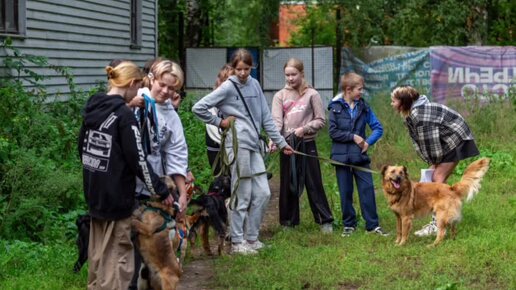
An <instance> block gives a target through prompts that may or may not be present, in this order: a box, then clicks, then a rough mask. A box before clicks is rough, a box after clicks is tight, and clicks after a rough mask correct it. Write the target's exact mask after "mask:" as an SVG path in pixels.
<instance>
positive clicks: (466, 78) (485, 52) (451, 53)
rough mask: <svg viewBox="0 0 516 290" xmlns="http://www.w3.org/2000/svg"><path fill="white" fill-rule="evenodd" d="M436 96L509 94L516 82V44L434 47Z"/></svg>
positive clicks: (440, 98) (441, 99) (457, 96)
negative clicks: (515, 45) (515, 80)
mask: <svg viewBox="0 0 516 290" xmlns="http://www.w3.org/2000/svg"><path fill="white" fill-rule="evenodd" d="M430 61H431V66H432V97H433V99H434V100H435V101H437V102H445V100H447V101H448V100H450V99H454V98H455V99H457V98H458V99H463V98H468V97H470V96H481V95H493V94H496V95H499V96H502V95H506V94H507V93H508V91H509V88H510V87H511V86H515V82H514V78H515V77H516V47H514V46H506V47H489V46H487V47H482V46H468V47H432V48H430Z"/></svg>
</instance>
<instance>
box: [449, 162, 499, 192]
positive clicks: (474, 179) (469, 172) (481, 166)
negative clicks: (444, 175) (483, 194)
mask: <svg viewBox="0 0 516 290" xmlns="http://www.w3.org/2000/svg"><path fill="white" fill-rule="evenodd" d="M489 163H490V160H489V158H482V159H479V160H477V161H475V162H473V163H471V164H470V165H469V166H468V168H466V170H465V171H464V175H462V179H461V180H460V181H459V182H457V183H455V184H454V185H453V186H452V190H453V191H455V192H456V193H458V194H459V195H460V197H461V198H464V197H466V196H467V197H466V201H471V200H472V199H473V198H474V197H475V195H476V194H477V193H478V191H479V190H480V182H481V181H482V178H483V177H484V175H485V174H486V172H487V170H488V169H489Z"/></svg>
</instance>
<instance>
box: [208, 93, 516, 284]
mask: <svg viewBox="0 0 516 290" xmlns="http://www.w3.org/2000/svg"><path fill="white" fill-rule="evenodd" d="M514 97H515V96H514V95H513V96H512V97H511V100H506V101H494V102H493V103H491V104H489V105H482V106H481V105H480V104H479V103H477V102H475V101H472V102H467V103H463V104H459V105H457V104H451V105H450V106H452V107H453V108H454V109H456V110H457V111H459V112H461V113H463V114H464V116H466V119H467V121H468V123H469V125H470V126H471V129H472V131H473V133H474V135H475V137H476V141H477V144H478V146H479V148H480V151H481V156H482V157H490V158H491V159H492V165H491V169H490V170H489V172H488V174H487V175H486V177H485V178H484V181H483V183H482V190H481V192H480V194H479V195H478V196H477V198H476V199H475V200H473V201H472V202H471V203H469V204H465V205H464V207H463V221H462V223H461V224H460V225H459V233H458V236H457V238H456V240H451V239H449V238H447V239H446V240H445V242H444V243H443V244H442V245H441V246H439V247H437V248H435V249H428V248H427V247H426V245H428V244H430V243H431V242H432V241H433V238H434V237H428V238H417V237H415V236H413V235H412V236H411V237H410V240H409V243H408V245H406V246H404V247H398V246H395V245H394V239H395V218H394V215H393V214H392V212H391V211H390V210H389V208H388V206H387V204H386V201H385V199H384V197H383V194H382V190H381V187H380V180H379V174H375V175H374V177H375V185H376V191H377V207H378V213H379V216H380V223H381V225H382V227H384V228H385V229H386V230H388V231H389V232H391V236H389V237H377V236H370V235H367V234H365V230H364V222H363V220H362V218H361V217H360V216H359V219H360V222H359V230H358V231H357V233H356V234H354V235H352V236H351V237H348V238H344V237H341V236H340V231H341V229H342V228H341V225H342V222H341V212H340V201H339V197H338V188H337V184H336V177H335V173H334V168H333V166H331V165H328V164H322V171H323V173H322V176H323V182H324V184H325V190H326V194H327V196H328V198H329V200H330V203H331V207H332V210H333V214H334V217H335V219H336V222H335V231H336V232H335V233H334V234H333V235H329V236H324V235H321V234H320V231H319V228H318V227H317V225H316V224H315V223H314V222H313V217H312V215H311V212H310V209H309V206H308V201H307V199H306V195H304V197H303V198H302V199H301V211H302V217H301V225H300V226H299V227H298V228H296V229H295V230H290V231H283V230H281V228H280V227H279V226H276V227H274V228H273V230H272V237H271V238H270V239H269V240H266V241H265V242H266V243H267V244H269V245H271V247H270V248H268V249H265V250H263V251H262V252H261V253H260V255H258V256H254V257H241V256H229V257H225V258H223V259H220V260H218V261H217V271H216V285H214V287H216V288H221V289H224V288H234V289H358V288H360V289H515V288H516V280H515V277H516V267H514V264H515V258H514V257H513V255H512V253H514V252H516V233H515V230H516V226H515V225H514V221H516V196H515V195H514V188H516V181H515V179H514V176H516V168H515V167H514V165H515V164H514V156H516V142H515V141H516V140H515V138H516V134H514V132H516V128H515V127H516V114H515V113H516V112H515V106H514V101H513V99H512V98H514ZM389 102H390V100H389V97H388V96H382V97H378V98H377V99H375V100H373V101H372V104H371V105H372V107H373V109H374V111H375V113H376V114H377V116H378V117H379V119H380V120H381V122H382V123H383V125H384V129H385V131H384V136H383V138H382V139H381V141H379V142H378V143H377V144H376V145H375V146H374V148H372V149H371V151H370V154H371V156H372V160H373V163H372V168H373V169H376V170H379V169H380V168H381V166H383V165H385V164H403V165H405V166H407V167H408V169H409V172H410V174H411V176H412V179H415V180H418V179H419V173H420V169H421V168H425V167H427V165H426V164H425V163H424V162H423V161H421V159H420V158H419V157H418V156H417V155H416V153H415V150H414V149H413V147H412V144H411V141H410V139H409V136H408V132H407V130H406V128H405V127H404V125H403V122H402V119H401V117H400V116H399V115H397V114H396V113H394V112H393V110H392V108H391V107H390V105H389ZM317 142H318V147H319V154H321V155H323V156H329V151H330V146H331V140H330V139H329V137H328V133H327V131H323V132H321V134H320V135H319V137H318V139H317ZM470 162H471V160H467V161H464V162H461V163H460V165H459V166H458V167H457V169H456V171H455V173H454V174H453V175H452V176H451V178H450V180H449V182H451V183H453V182H455V181H457V180H458V179H459V178H460V175H461V174H462V172H463V170H464V168H465V166H466V165H467V164H469V163H470ZM357 198H358V197H357V195H356V194H355V208H356V209H357V210H358V211H359V209H360V207H359V206H358V204H357ZM426 222H428V219H421V220H417V221H416V222H415V224H414V229H418V228H419V227H420V226H422V225H423V224H424V223H426Z"/></svg>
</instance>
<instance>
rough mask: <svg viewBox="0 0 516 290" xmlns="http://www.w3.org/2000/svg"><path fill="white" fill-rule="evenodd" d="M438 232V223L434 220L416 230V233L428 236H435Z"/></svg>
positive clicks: (419, 235) (420, 235)
mask: <svg viewBox="0 0 516 290" xmlns="http://www.w3.org/2000/svg"><path fill="white" fill-rule="evenodd" d="M436 234H437V225H436V224H434V223H433V222H430V223H429V224H427V225H425V226H424V227H422V228H421V229H420V230H419V231H417V232H415V233H414V235H416V236H418V237H427V236H433V235H436Z"/></svg>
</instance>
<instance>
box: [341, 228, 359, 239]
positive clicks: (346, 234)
mask: <svg viewBox="0 0 516 290" xmlns="http://www.w3.org/2000/svg"><path fill="white" fill-rule="evenodd" d="M355 230H356V228H354V227H344V230H343V231H342V236H343V237H349V236H351V234H352V233H353V232H355Z"/></svg>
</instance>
